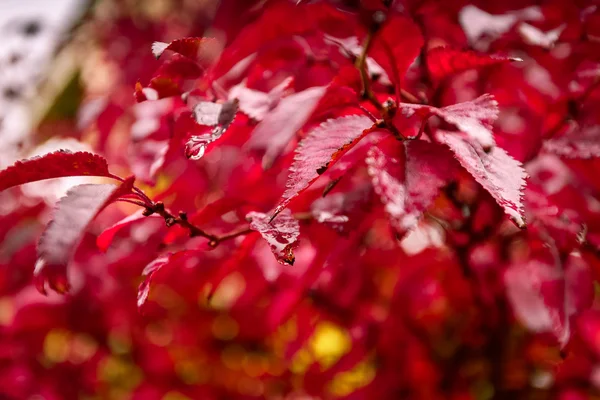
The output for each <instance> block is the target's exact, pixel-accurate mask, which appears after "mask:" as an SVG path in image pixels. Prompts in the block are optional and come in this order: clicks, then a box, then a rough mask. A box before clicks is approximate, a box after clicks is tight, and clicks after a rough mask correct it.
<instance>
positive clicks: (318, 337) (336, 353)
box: [309, 321, 352, 369]
mask: <svg viewBox="0 0 600 400" xmlns="http://www.w3.org/2000/svg"><path fill="white" fill-rule="evenodd" d="M309 345H310V349H311V352H312V354H313V355H314V357H315V359H316V360H317V361H318V362H319V364H320V365H321V367H322V368H324V369H327V368H329V367H331V366H332V365H333V364H335V363H336V362H337V361H338V360H339V359H340V357H342V356H343V355H344V354H346V353H348V352H349V351H350V348H351V347H352V340H351V339H350V335H349V334H348V332H347V331H345V330H344V329H342V328H341V327H339V326H338V325H335V324H333V323H331V322H328V321H325V322H320V323H319V324H317V326H316V328H315V332H314V333H313V335H312V337H311V340H310V344H309Z"/></svg>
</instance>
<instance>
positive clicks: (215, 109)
mask: <svg viewBox="0 0 600 400" xmlns="http://www.w3.org/2000/svg"><path fill="white" fill-rule="evenodd" d="M237 111H238V101H237V99H234V100H233V101H228V102H225V103H213V102H210V101H201V102H199V103H198V104H196V105H195V106H194V119H195V120H196V122H197V123H198V124H200V125H205V126H214V128H213V130H212V131H211V132H210V133H207V134H204V135H193V136H192V137H190V139H189V140H188V141H187V143H186V145H185V155H186V157H188V158H191V159H192V160H199V159H200V158H202V156H203V155H204V152H205V151H206V147H207V146H208V145H209V144H211V143H212V142H214V141H216V140H218V139H219V138H220V137H221V136H223V133H225V131H226V130H227V128H229V126H230V125H231V123H232V122H233V120H234V119H235V115H236V114H237Z"/></svg>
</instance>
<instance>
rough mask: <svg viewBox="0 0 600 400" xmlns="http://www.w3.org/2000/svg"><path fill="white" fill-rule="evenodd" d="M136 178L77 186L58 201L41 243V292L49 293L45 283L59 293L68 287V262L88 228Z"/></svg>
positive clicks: (38, 266) (38, 271) (38, 281)
mask: <svg viewBox="0 0 600 400" xmlns="http://www.w3.org/2000/svg"><path fill="white" fill-rule="evenodd" d="M133 181H134V178H133V177H131V178H128V179H127V180H125V181H124V182H123V183H121V184H120V185H109V184H102V185H91V184H89V185H79V186H75V187H73V188H72V189H71V190H69V191H68V192H67V195H66V196H65V197H63V198H62V199H61V200H60V201H59V202H58V204H57V207H56V210H55V212H54V215H53V217H52V220H51V221H50V222H49V223H48V226H46V229H45V230H44V232H43V233H42V236H41V238H40V241H39V243H38V262H37V264H36V267H35V272H34V275H35V282H36V286H37V288H38V290H39V291H40V292H42V293H46V284H48V285H49V286H50V288H52V289H53V290H55V291H57V292H60V293H64V292H65V291H66V290H68V287H69V286H68V282H67V278H66V272H67V264H68V263H69V261H70V260H71V258H72V257H73V254H74V253H75V250H76V248H77V245H78V244H79V242H80V240H81V237H82V235H83V233H84V232H85V229H86V228H87V226H88V225H89V224H90V222H91V221H92V220H93V219H94V218H95V217H96V216H97V215H98V214H99V213H100V212H101V211H102V210H103V209H104V208H105V207H106V206H108V205H109V204H111V203H113V202H114V201H116V200H117V199H118V198H119V197H121V196H123V195H126V194H129V193H131V190H132V188H133Z"/></svg>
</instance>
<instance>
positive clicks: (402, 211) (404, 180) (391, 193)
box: [366, 140, 456, 234]
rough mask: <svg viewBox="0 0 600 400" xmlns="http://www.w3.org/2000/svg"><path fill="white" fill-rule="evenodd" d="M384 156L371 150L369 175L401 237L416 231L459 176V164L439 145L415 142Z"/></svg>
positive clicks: (403, 145) (405, 144) (399, 147)
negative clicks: (424, 214) (457, 171)
mask: <svg viewBox="0 0 600 400" xmlns="http://www.w3.org/2000/svg"><path fill="white" fill-rule="evenodd" d="M397 146H398V148H397V149H394V150H393V151H390V152H388V154H386V153H384V152H383V151H381V150H380V149H378V148H377V147H373V148H371V150H370V151H369V155H368V157H367V160H366V161H367V165H368V169H367V170H368V173H369V175H370V176H371V179H372V183H373V187H374V189H375V192H376V193H377V194H378V195H379V197H380V198H381V201H382V203H383V204H384V205H385V210H386V212H387V213H388V215H389V216H390V220H391V224H392V226H393V227H394V229H395V230H396V231H397V232H398V233H399V234H404V233H406V232H407V231H408V230H410V229H411V228H413V227H414V226H415V225H416V224H417V222H418V220H419V219H420V218H421V216H422V215H423V212H424V211H425V210H426V209H427V208H428V207H429V206H430V205H431V204H432V203H433V200H435V198H436V197H437V196H438V194H439V190H440V188H442V187H443V186H445V185H446V184H447V183H448V182H449V181H450V180H451V179H452V178H453V176H454V174H455V172H456V161H455V160H454V159H453V158H452V155H451V153H450V152H449V151H448V150H447V149H445V148H443V147H442V146H440V145H437V144H434V143H428V142H425V141H420V140H415V141H410V142H405V143H402V144H398V145H397Z"/></svg>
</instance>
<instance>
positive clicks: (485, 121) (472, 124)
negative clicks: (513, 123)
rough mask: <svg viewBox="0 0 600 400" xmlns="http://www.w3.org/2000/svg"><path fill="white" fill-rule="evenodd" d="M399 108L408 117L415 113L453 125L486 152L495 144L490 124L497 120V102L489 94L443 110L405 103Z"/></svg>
mask: <svg viewBox="0 0 600 400" xmlns="http://www.w3.org/2000/svg"><path fill="white" fill-rule="evenodd" d="M401 108H402V110H403V112H404V113H405V115H407V116H409V117H410V116H412V115H414V114H415V113H416V114H417V115H420V116H421V117H422V118H429V116H431V115H437V116H438V117H440V118H442V119H443V120H444V121H446V122H448V123H450V124H452V125H455V126H456V127H457V128H458V129H460V130H461V131H462V132H464V133H465V134H467V135H468V136H469V137H471V138H472V139H473V140H475V141H477V142H478V143H479V144H480V145H481V146H483V148H484V149H486V150H487V149H489V148H491V147H493V146H494V145H495V144H496V141H495V140H494V134H493V133H492V124H493V123H494V121H495V120H496V118H498V102H497V101H496V100H495V99H494V96H492V95H490V94H484V95H483V96H479V97H478V98H476V99H475V100H471V101H466V102H464V103H458V104H453V105H451V106H448V107H443V108H436V107H431V106H426V105H420V104H406V103H402V104H401Z"/></svg>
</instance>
